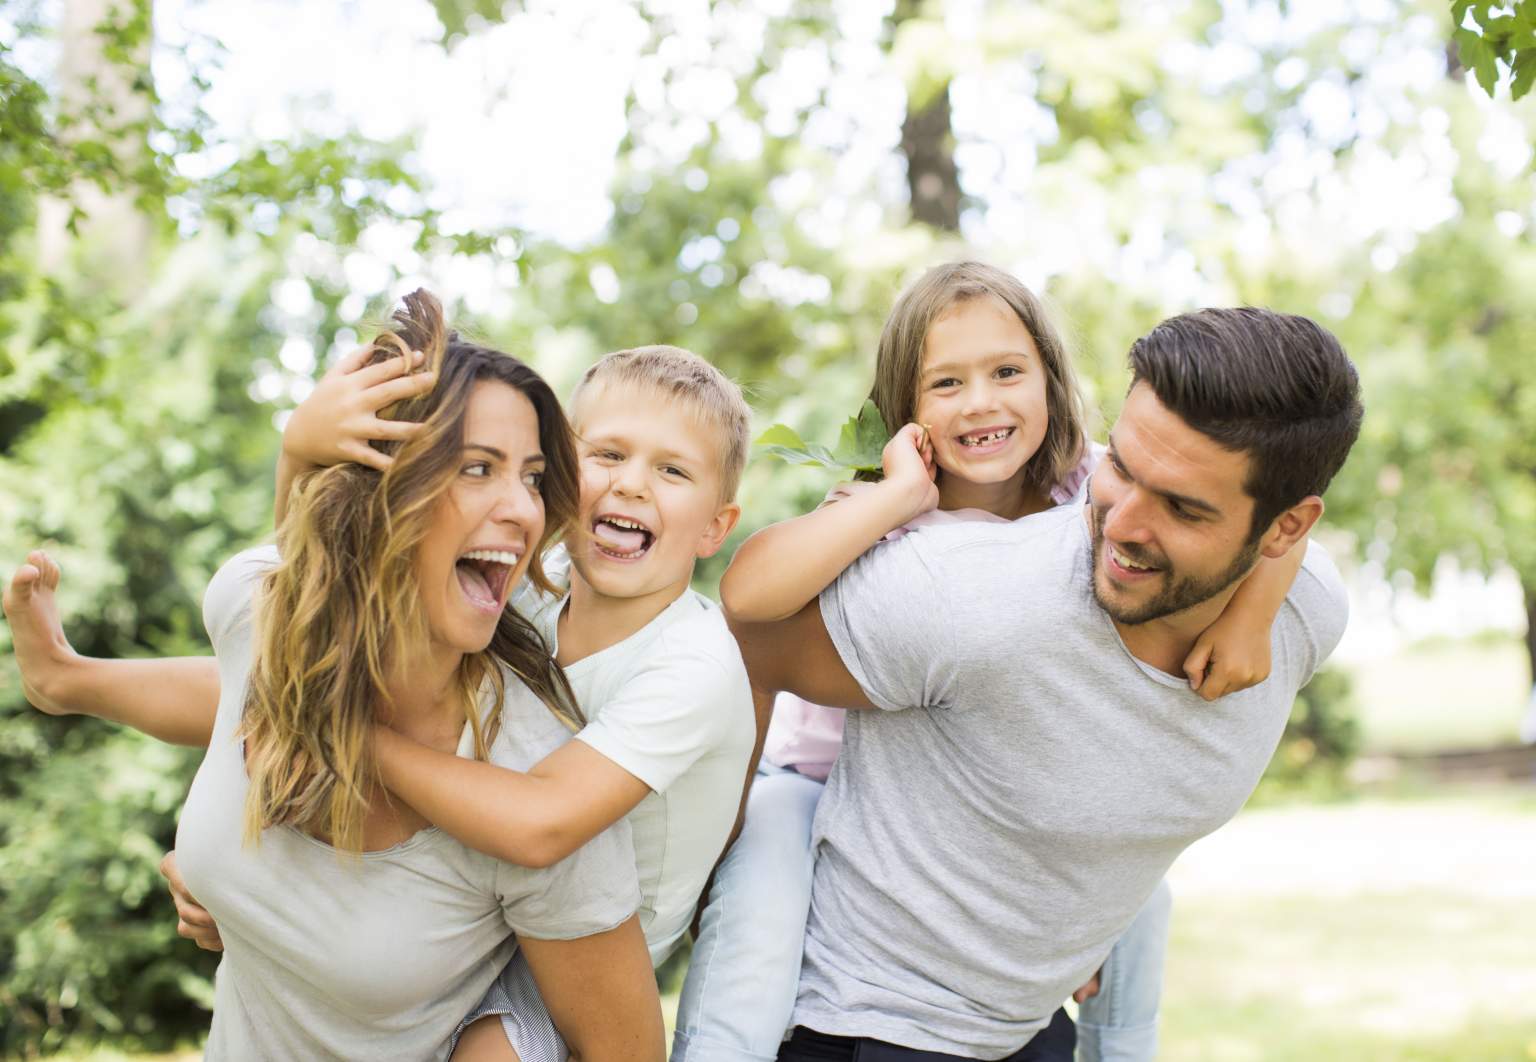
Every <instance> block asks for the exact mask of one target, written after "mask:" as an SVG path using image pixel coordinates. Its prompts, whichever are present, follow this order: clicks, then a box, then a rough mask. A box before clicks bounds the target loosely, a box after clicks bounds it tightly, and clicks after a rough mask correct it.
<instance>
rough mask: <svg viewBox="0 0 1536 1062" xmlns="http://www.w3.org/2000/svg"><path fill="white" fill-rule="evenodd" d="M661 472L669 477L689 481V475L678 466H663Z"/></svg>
mask: <svg viewBox="0 0 1536 1062" xmlns="http://www.w3.org/2000/svg"><path fill="white" fill-rule="evenodd" d="M661 470H662V471H663V472H665V473H666V474H667V475H669V476H681V477H682V478H683V479H688V478H689V476H688V473H687V472H684V471H683V470H682V469H681V468H678V467H677V466H676V465H662V466H661Z"/></svg>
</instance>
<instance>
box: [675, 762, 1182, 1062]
mask: <svg viewBox="0 0 1536 1062" xmlns="http://www.w3.org/2000/svg"><path fill="white" fill-rule="evenodd" d="M823 788H824V786H823V784H822V783H821V782H818V781H816V780H815V779H812V778H806V777H805V776H804V775H800V774H796V773H795V772H794V771H789V770H785V769H784V768H782V767H775V766H773V765H772V764H770V763H764V764H762V765H761V766H760V767H759V768H758V772H757V777H756V778H755V779H753V782H752V792H751V794H750V795H749V796H748V797H747V815H746V820H745V821H744V822H743V824H742V828H741V836H739V837H738V838H737V839H736V843H735V844H733V845H732V846H731V850H730V851H729V852H727V853H726V856H725V858H724V859H723V860H721V862H720V866H719V868H718V869H717V870H716V871H715V881H714V886H713V887H712V888H711V889H710V893H709V904H708V906H707V907H705V908H704V916H703V917H702V918H701V919H700V920H699V936H698V939H697V940H695V941H694V945H693V958H692V960H691V961H690V963H689V966H688V976H687V978H686V979H685V980H684V981H683V992H682V996H681V998H680V999H679V1001H678V1008H677V1036H676V1038H675V1039H674V1040H673V1041H672V1059H671V1062H773V1059H775V1058H777V1056H778V1052H779V1043H780V1041H781V1040H783V1038H784V1034H785V1033H786V1032H787V1031H788V1027H789V1021H790V1016H791V1014H792V1013H793V1011H794V1008H795V991H796V989H797V987H798V986H799V982H800V955H801V950H802V948H803V947H804V943H805V920H806V917H807V916H808V915H809V913H810V909H811V870H812V866H813V863H814V858H815V855H814V853H813V852H812V850H811V821H812V820H813V819H814V818H815V817H816V804H817V802H818V801H819V800H820V799H821V792H822V789H823ZM1171 903H1172V899H1171V894H1170V893H1169V891H1168V885H1167V883H1166V882H1164V883H1161V884H1159V885H1158V887H1157V891H1155V892H1154V893H1153V894H1152V896H1151V898H1150V899H1149V900H1148V901H1147V903H1146V905H1145V906H1144V907H1143V908H1142V909H1141V911H1140V913H1138V914H1137V916H1136V919H1135V921H1133V922H1132V923H1131V925H1130V928H1128V929H1127V930H1126V931H1125V934H1124V935H1123V936H1122V937H1121V938H1120V940H1119V941H1118V942H1117V943H1116V944H1115V947H1114V950H1113V951H1111V952H1110V955H1109V959H1108V960H1107V961H1106V962H1105V964H1104V973H1103V976H1102V977H1101V978H1100V987H1099V994H1098V995H1097V996H1095V997H1094V998H1093V999H1090V1000H1089V1001H1088V1002H1087V1003H1084V1004H1083V1006H1082V1008H1081V1010H1080V1012H1079V1017H1078V1059H1079V1062H1149V1060H1150V1059H1151V1058H1152V1057H1153V1055H1154V1054H1155V1053H1156V1049H1157V1008H1158V1004H1159V1002H1160V1000H1161V997H1162V991H1163V956H1164V953H1165V952H1166V950H1167V945H1168V914H1169V909H1170V906H1171Z"/></svg>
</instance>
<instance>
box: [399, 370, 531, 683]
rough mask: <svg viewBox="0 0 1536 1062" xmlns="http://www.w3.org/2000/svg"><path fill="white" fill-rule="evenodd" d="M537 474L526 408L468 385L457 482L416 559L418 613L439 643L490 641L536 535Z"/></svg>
mask: <svg viewBox="0 0 1536 1062" xmlns="http://www.w3.org/2000/svg"><path fill="white" fill-rule="evenodd" d="M543 475H544V453H543V451H542V449H541V447H540V445H539V417H538V413H537V412H536V411H535V410H534V408H533V403H532V402H530V401H528V398H527V396H526V395H524V394H523V393H522V392H521V391H519V390H517V389H516V388H515V387H511V386H509V385H507V384H504V383H501V382H499V381H494V380H482V381H481V382H480V383H477V384H475V386H474V389H473V390H471V391H470V395H469V407H468V409H467V411H466V414H465V417H464V445H463V450H462V452H461V454H460V458H459V471H458V475H457V477H456V478H455V479H454V483H453V486H452V487H451V488H450V489H449V491H448V493H447V494H445V495H444V496H443V497H442V498H441V499H439V501H438V502H437V509H436V511H435V512H434V513H433V516H432V526H431V528H430V529H429V530H428V532H427V536H426V538H424V539H423V540H422V543H421V546H420V547H419V548H418V550H417V552H416V576H417V579H418V580H419V581H420V583H421V599H422V606H423V608H424V609H425V610H426V616H427V625H428V628H429V629H430V631H431V634H432V641H433V643H434V644H436V645H437V646H439V647H442V648H446V649H450V650H452V651H454V652H458V653H478V652H480V651H481V650H482V649H484V648H485V647H486V646H487V645H489V644H490V643H491V636H492V635H493V634H495V633H496V623H497V621H498V620H499V619H500V618H501V611H502V609H503V608H505V607H506V603H507V598H508V596H510V595H511V593H512V589H513V587H515V586H516V585H517V581H518V580H519V579H521V578H522V576H523V572H524V571H526V570H527V568H528V561H529V558H530V551H531V550H533V549H534V548H535V547H536V546H537V545H538V543H539V539H540V537H541V536H542V535H543V534H544V499H543V498H542V497H541V496H540V494H539V483H540V480H541V479H542V477H543Z"/></svg>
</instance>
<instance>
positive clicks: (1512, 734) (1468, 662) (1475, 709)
mask: <svg viewBox="0 0 1536 1062" xmlns="http://www.w3.org/2000/svg"><path fill="white" fill-rule="evenodd" d="M1350 671H1351V673H1352V674H1353V675H1354V678H1355V696H1356V700H1357V702H1358V704H1359V707H1360V725H1361V738H1362V740H1363V743H1364V751H1366V752H1368V753H1391V752H1443V751H1447V750H1452V749H1472V748H1491V747H1494V746H1497V745H1507V744H1512V743H1514V742H1515V741H1517V740H1518V737H1517V733H1516V731H1517V728H1518V727H1519V725H1520V719H1521V717H1522V716H1523V715H1524V714H1525V703H1526V698H1527V697H1528V696H1529V695H1530V687H1529V686H1527V685H1526V682H1527V677H1526V662H1525V647H1524V646H1523V645H1522V644H1521V643H1520V642H1519V641H1517V640H1516V639H1514V638H1508V639H1499V640H1496V641H1488V640H1471V641H1463V642H1429V643H1425V644H1422V645H1419V646H1411V647H1409V648H1408V649H1406V650H1404V651H1403V652H1401V653H1398V654H1394V655H1393V656H1389V657H1382V658H1380V659H1377V660H1366V661H1361V662H1359V663H1357V664H1355V665H1353V666H1352V667H1351V668H1350Z"/></svg>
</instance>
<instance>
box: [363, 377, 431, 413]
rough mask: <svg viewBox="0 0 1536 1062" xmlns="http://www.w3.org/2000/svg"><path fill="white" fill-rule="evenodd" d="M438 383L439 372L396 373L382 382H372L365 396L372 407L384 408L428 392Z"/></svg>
mask: <svg viewBox="0 0 1536 1062" xmlns="http://www.w3.org/2000/svg"><path fill="white" fill-rule="evenodd" d="M436 384H437V374H436V373H432V372H413V373H411V375H409V376H399V375H396V376H395V377H394V378H393V379H389V380H385V381H383V382H382V383H376V384H371V385H370V386H369V388H368V393H367V394H365V395H364V396H363V397H364V399H366V400H367V404H368V406H369V407H370V408H372V409H383V408H384V407H385V406H391V405H394V404H395V403H396V402H400V401H402V400H404V399H407V398H415V397H416V396H417V395H422V394H426V393H427V392H428V391H430V390H432V388H433V387H434V386H435V385H436Z"/></svg>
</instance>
